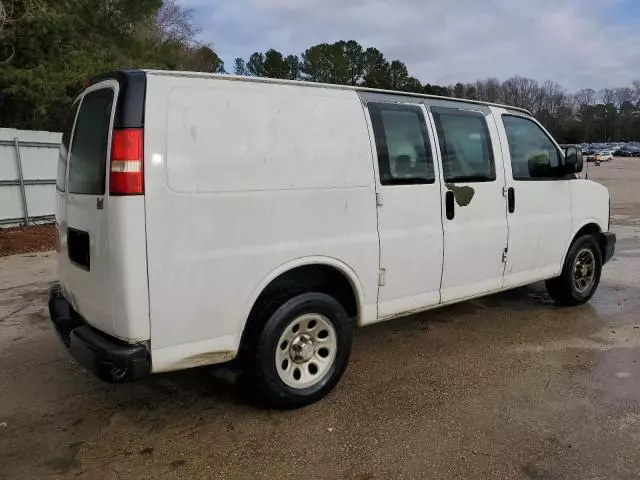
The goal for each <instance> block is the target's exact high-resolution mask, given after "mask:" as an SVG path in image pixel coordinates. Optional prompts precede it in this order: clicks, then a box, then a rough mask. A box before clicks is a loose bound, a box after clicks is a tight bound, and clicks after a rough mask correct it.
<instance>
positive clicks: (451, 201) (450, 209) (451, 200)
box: [444, 190, 456, 220]
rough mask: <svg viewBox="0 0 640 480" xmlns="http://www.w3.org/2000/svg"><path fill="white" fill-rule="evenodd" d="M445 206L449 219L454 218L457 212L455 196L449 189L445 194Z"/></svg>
mask: <svg viewBox="0 0 640 480" xmlns="http://www.w3.org/2000/svg"><path fill="white" fill-rule="evenodd" d="M444 207H445V212H446V215H447V220H453V217H455V216H456V212H455V197H454V195H453V192H452V191H451V190H449V191H448V192H447V193H445V195H444Z"/></svg>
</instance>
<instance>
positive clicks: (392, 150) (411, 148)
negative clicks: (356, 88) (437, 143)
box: [367, 103, 435, 185]
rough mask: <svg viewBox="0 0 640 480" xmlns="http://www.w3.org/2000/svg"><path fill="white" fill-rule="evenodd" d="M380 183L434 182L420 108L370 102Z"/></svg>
mask: <svg viewBox="0 0 640 480" xmlns="http://www.w3.org/2000/svg"><path fill="white" fill-rule="evenodd" d="M367 107H368V108H369V114H370V115H371V124H372V126H373V134H374V137H375V142H376V150H377V152H378V165H379V169H380V183H381V184H382V185H416V184H425V183H434V182H435V174H434V170H433V156H432V154H431V145H430V144H429V136H428V135H427V124H426V122H425V119H424V114H423V113H422V109H421V108H420V107H418V106H414V105H400V104H394V103H369V104H368V105H367Z"/></svg>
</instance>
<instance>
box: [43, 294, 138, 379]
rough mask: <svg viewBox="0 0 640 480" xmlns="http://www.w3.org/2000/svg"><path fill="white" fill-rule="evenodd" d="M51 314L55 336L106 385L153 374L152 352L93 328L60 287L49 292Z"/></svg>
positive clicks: (81, 363) (80, 362)
mask: <svg viewBox="0 0 640 480" xmlns="http://www.w3.org/2000/svg"><path fill="white" fill-rule="evenodd" d="M49 314H50V316H51V321H52V322H53V326H54V327H55V330H56V333H57V334H58V337H60V340H61V341H62V343H63V344H64V345H65V347H66V348H67V350H69V353H71V356H72V357H73V358H75V359H76V361H77V362H78V363H79V364H80V365H82V366H83V367H84V368H86V369H87V370H89V371H90V372H92V373H93V374H95V375H96V376H97V377H98V378H100V379H101V380H104V381H106V382H129V381H133V380H138V379H140V378H143V377H146V376H147V375H149V373H150V372H151V361H150V359H149V352H148V351H147V348H146V347H145V346H144V345H142V344H129V343H125V342H122V341H121V340H118V339H115V338H113V337H110V336H109V335H107V334H105V333H102V332H100V331H98V330H96V329H95V328H92V327H90V326H89V325H87V323H86V322H85V321H84V320H83V319H82V317H81V316H80V315H79V314H78V313H77V312H76V311H75V310H74V309H73V307H72V306H71V304H70V303H69V302H68V301H67V299H66V298H64V296H63V295H62V293H61V291H60V285H59V284H54V285H53V286H52V287H51V289H50V290H49Z"/></svg>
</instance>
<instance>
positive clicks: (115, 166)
mask: <svg viewBox="0 0 640 480" xmlns="http://www.w3.org/2000/svg"><path fill="white" fill-rule="evenodd" d="M143 132H144V131H143V129H142V128H121V129H114V130H113V140H112V143H111V168H110V175H109V192H110V193H111V195H142V194H144V171H143V155H142V152H143V138H144V135H143Z"/></svg>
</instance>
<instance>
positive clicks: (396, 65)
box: [389, 60, 409, 90]
mask: <svg viewBox="0 0 640 480" xmlns="http://www.w3.org/2000/svg"><path fill="white" fill-rule="evenodd" d="M408 80H409V72H408V70H407V66H406V65H405V64H404V63H402V62H401V61H400V60H394V61H393V62H391V64H390V65H389V84H390V88H392V89H393V90H404V89H405V87H406V85H407V82H408Z"/></svg>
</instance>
